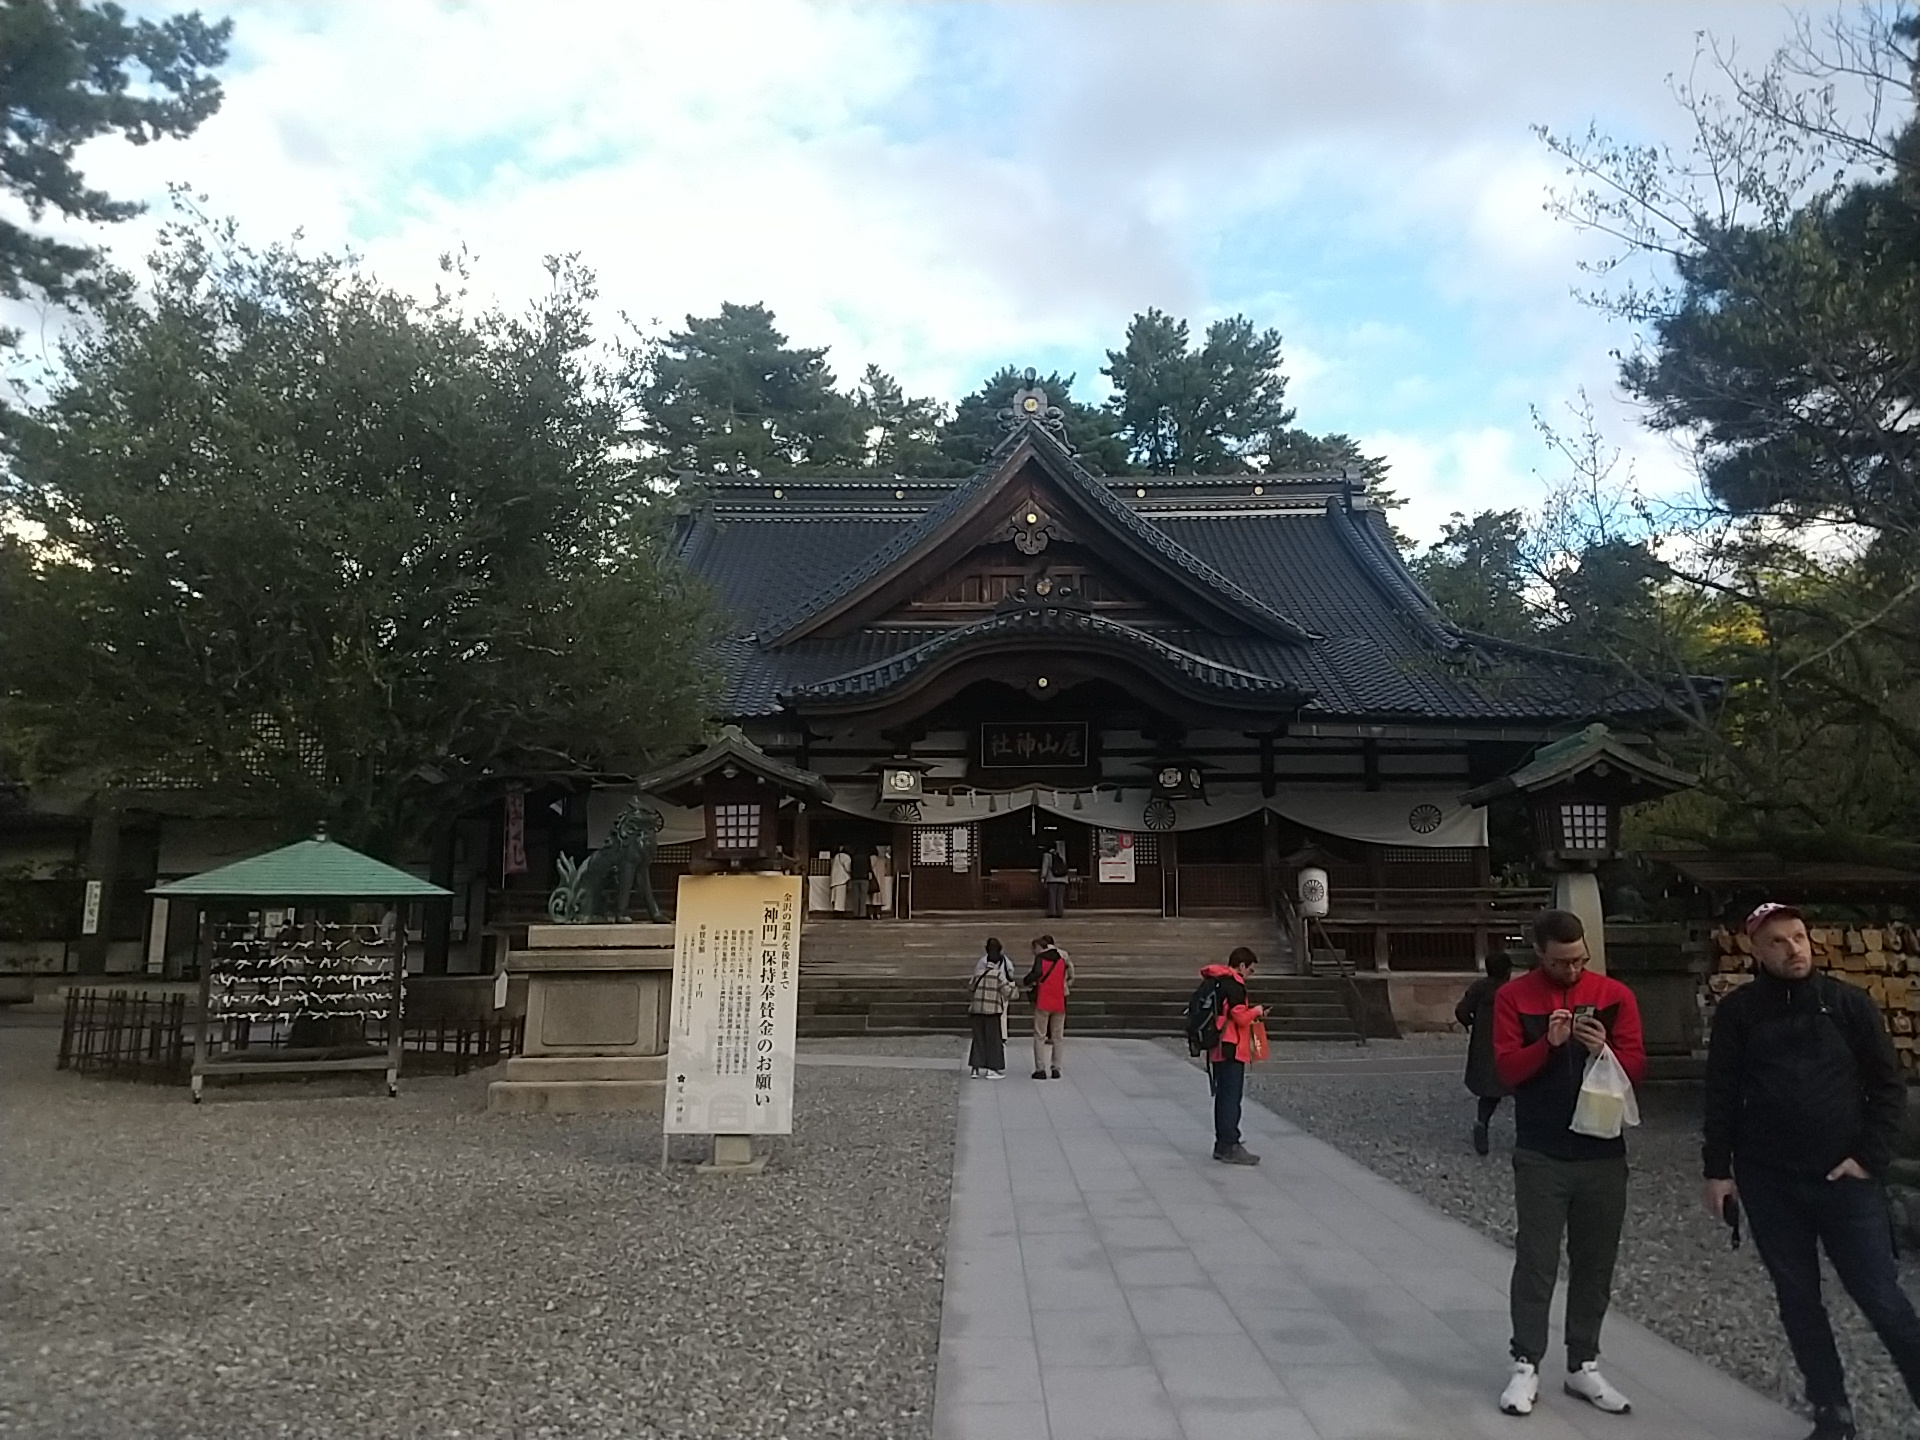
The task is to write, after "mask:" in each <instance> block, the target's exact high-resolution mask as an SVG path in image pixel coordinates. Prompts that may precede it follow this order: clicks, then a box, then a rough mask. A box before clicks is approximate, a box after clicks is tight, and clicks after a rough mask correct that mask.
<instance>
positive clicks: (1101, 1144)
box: [934, 1040, 1806, 1440]
mask: <svg viewBox="0 0 1920 1440" xmlns="http://www.w3.org/2000/svg"><path fill="white" fill-rule="evenodd" d="M1068 1062H1069V1063H1068V1066H1067V1076H1066V1078H1065V1079H1062V1080H1060V1081H1057V1082H1056V1081H1048V1082H1045V1083H1039V1082H1035V1081H1032V1080H1028V1079H1026V1078H1025V1077H1024V1072H1021V1073H1019V1074H1017V1075H1016V1076H1015V1077H1013V1078H1009V1079H1008V1080H1006V1081H1004V1082H1001V1083H998V1084H994V1083H989V1082H985V1081H963V1082H962V1084H963V1086H964V1097H963V1100H962V1103H961V1113H960V1135H959V1151H958V1155H957V1157H956V1162H955V1168H954V1180H953V1212H952V1219H951V1222H950V1228H949V1234H948V1242H947V1276H946V1298H945V1308H944V1312H943V1315H942V1322H941V1336H940V1368H939V1378H938V1382H937V1389H936V1394H935V1404H934V1437H935V1440H1083V1437H1084V1440H1163V1437H1165V1440H1238V1437H1242V1436H1244V1437H1249V1440H1252V1437H1259V1440H1452V1437H1460V1440H1479V1437H1483V1436H1484V1437H1495V1436H1497V1437H1501V1440H1518V1437H1521V1436H1528V1437H1538V1440H1581V1437H1589V1436H1591V1437H1609V1440H1722V1437H1725V1440H1733V1437H1739V1440H1797V1437H1799V1436H1801V1435H1802V1434H1804V1432H1805V1428H1806V1427H1805V1423H1804V1422H1802V1421H1798V1420H1796V1419H1795V1418H1794V1417H1793V1416H1791V1415H1790V1414H1788V1413H1787V1412H1786V1411H1785V1410H1783V1409H1781V1408H1780V1407H1779V1406H1776V1405H1774V1404H1772V1403H1771V1402H1769V1401H1767V1400H1764V1399H1762V1398H1761V1397H1760V1396H1758V1395H1756V1394H1755V1393H1754V1392H1752V1391H1751V1390H1748V1389H1746V1388H1745V1387H1744V1386H1742V1385H1740V1384H1738V1383H1737V1382H1735V1381H1733V1380H1731V1379H1729V1378H1728V1377H1726V1376H1725V1375H1723V1374H1721V1373H1720V1372H1719V1371H1717V1370H1714V1369H1712V1368H1711V1367H1709V1366H1707V1365H1706V1364H1704V1363H1702V1362H1701V1361H1698V1360H1695V1359H1694V1358H1693V1357H1692V1356H1690V1355H1687V1354H1685V1353H1684V1352H1682V1351H1680V1350H1678V1349H1676V1348H1674V1347H1673V1346H1671V1345H1669V1344H1667V1343H1666V1342H1665V1341H1662V1340H1660V1339H1658V1338H1657V1337H1655V1336H1654V1335H1652V1334H1651V1333H1649V1332H1648V1331H1647V1330H1645V1329H1644V1328H1642V1327H1641V1326H1638V1325H1635V1324H1633V1323H1632V1322H1630V1321H1628V1320H1625V1319H1624V1318H1622V1317H1620V1316H1619V1315H1614V1316H1612V1317H1610V1318H1609V1319H1608V1321H1607V1328H1606V1332H1605V1347H1606V1354H1605V1356H1604V1357H1603V1360H1604V1364H1605V1367H1606V1369H1607V1373H1608V1374H1609V1376H1610V1377H1612V1378H1613V1380H1614V1382H1615V1383H1616V1384H1617V1385H1619V1386H1620V1388H1621V1389H1623V1390H1624V1391H1626V1392H1627V1394H1628V1395H1630V1396H1631V1397H1632V1399H1633V1401H1634V1413H1633V1414H1632V1415H1630V1416H1625V1417H1621V1416H1610V1415H1602V1414H1600V1413H1598V1412H1597V1411H1594V1410H1592V1409H1591V1408H1589V1407H1588V1406H1586V1405H1584V1404H1582V1403H1581V1402H1579V1401H1577V1400H1574V1399H1571V1398H1570V1397H1568V1396H1565V1395H1563V1394H1561V1393H1560V1389H1559V1365H1558V1359H1559V1354H1560V1352H1559V1348H1558V1347H1559V1343H1560V1341H1559V1334H1558V1319H1557V1317H1556V1330H1555V1337H1554V1345H1555V1354H1554V1356H1553V1357H1551V1358H1550V1359H1549V1363H1548V1366H1547V1367H1546V1372H1545V1374H1544V1375H1543V1377H1542V1379H1543V1385H1542V1390H1543V1394H1542V1397H1541V1404H1540V1406H1539V1407H1538V1408H1537V1409H1536V1410H1535V1412H1534V1414H1533V1415H1532V1417H1531V1418H1529V1419H1526V1420H1519V1419H1515V1418H1512V1417H1509V1416H1504V1415H1501V1414H1500V1413H1499V1411H1498V1409H1497V1408H1496V1407H1495V1404H1494V1400H1495V1397H1496V1396H1497V1394H1498V1391H1499V1388H1500V1385H1501V1384H1502V1383H1503V1380H1504V1377H1505V1371H1506V1364H1507V1362H1506V1358H1505V1357H1506V1342H1507V1334H1508V1330H1507V1314H1506V1309H1507V1305H1506V1284H1507V1273H1508V1269H1509V1265H1510V1262H1511V1252H1510V1251H1508V1250H1506V1249H1504V1248H1503V1247H1501V1246H1499V1245H1497V1244H1495V1243H1494V1242H1493V1241H1491V1240H1489V1239H1487V1238H1486V1237H1485V1236H1482V1235H1480V1234H1478V1233H1476V1232H1474V1231H1472V1230H1469V1229H1468V1228H1467V1227H1466V1226H1464V1225H1461V1224H1459V1223H1457V1222H1455V1221H1453V1220H1449V1219H1447V1218H1445V1217H1444V1216H1442V1215H1441V1214H1439V1212H1437V1211H1435V1210H1433V1209H1431V1208H1430V1207H1428V1206H1427V1205H1426V1204H1425V1203H1423V1202H1422V1201H1420V1200H1418V1199H1415V1198H1414V1197H1413V1196H1412V1195H1410V1194H1408V1193H1407V1192H1406V1191H1404V1190H1401V1189H1400V1188H1399V1187H1397V1186H1395V1185H1392V1184H1390V1183H1388V1182H1387V1181H1385V1180H1382V1179H1380V1178H1379V1177H1378V1176H1376V1175H1374V1174H1373V1173H1372V1172H1370V1171H1368V1170H1366V1169H1364V1168H1362V1167H1361V1166H1359V1165H1357V1164H1355V1163H1354V1162H1353V1161H1351V1160H1348V1159H1347V1158H1346V1157H1345V1156H1343V1155H1341V1154H1340V1153H1339V1152H1338V1151H1336V1150H1334V1149H1332V1148H1331V1147H1329V1146H1327V1145H1324V1144H1322V1143H1321V1142H1319V1141H1317V1140H1314V1139H1312V1138H1311V1137H1309V1136H1307V1135H1305V1134H1303V1133H1302V1132H1300V1131H1299V1130H1297V1129H1296V1128H1294V1127H1293V1126H1292V1125H1290V1124H1288V1123H1287V1122H1285V1121H1283V1120H1281V1119H1279V1118H1278V1117H1277V1116H1275V1115H1274V1114H1272V1113H1271V1112H1270V1111H1267V1110H1265V1109H1263V1108H1261V1107H1260V1106H1257V1105H1253V1104H1249V1105H1248V1106H1247V1118H1246V1124H1245V1127H1244V1128H1245V1130H1246V1135H1247V1140H1248V1143H1249V1144H1250V1146H1251V1147H1252V1148H1253V1149H1255V1150H1257V1151H1258V1152H1259V1153H1260V1154H1261V1155H1262V1156H1263V1157H1264V1163H1263V1164H1261V1165H1260V1166H1258V1167H1257V1168H1251V1169H1241V1168H1235V1167H1228V1166H1224V1165H1217V1164H1215V1163H1213V1161H1212V1159H1211V1158H1210V1157H1211V1149H1212V1134H1211V1122H1210V1119H1209V1116H1210V1114H1211V1110H1210V1102H1209V1101H1208V1097H1207V1092H1206V1082H1205V1079H1204V1077H1203V1076H1202V1074H1201V1073H1200V1072H1199V1071H1198V1070H1197V1069H1195V1068H1193V1067H1191V1066H1189V1065H1187V1064H1186V1063H1184V1062H1183V1061H1182V1060H1181V1059H1179V1058H1178V1057H1177V1056H1175V1055H1174V1054H1172V1053H1171V1052H1169V1051H1167V1050H1166V1049H1164V1048H1162V1047H1160V1046H1157V1045H1154V1044H1152V1043H1150V1042H1146V1041H1126V1040H1106V1041H1097V1040H1089V1041H1070V1042H1069V1049H1068Z"/></svg>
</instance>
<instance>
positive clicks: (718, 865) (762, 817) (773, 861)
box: [634, 725, 833, 873]
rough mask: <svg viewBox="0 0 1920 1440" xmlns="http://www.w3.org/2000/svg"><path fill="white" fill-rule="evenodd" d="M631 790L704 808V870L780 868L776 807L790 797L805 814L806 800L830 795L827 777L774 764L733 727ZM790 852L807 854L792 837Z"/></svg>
mask: <svg viewBox="0 0 1920 1440" xmlns="http://www.w3.org/2000/svg"><path fill="white" fill-rule="evenodd" d="M634 787H635V788H636V789H638V790H640V791H642V792H644V793H646V794H649V795H658V796H659V797H660V798H661V799H662V800H669V801H672V802H673V803H674V804H676V805H686V806H699V807H701V808H702V809H703V810H704V811H705V813H706V821H707V827H706V828H707V833H706V841H705V844H704V845H703V847H702V850H703V852H704V853H703V854H701V855H700V856H699V857H698V858H696V860H695V862H694V865H693V868H694V869H695V870H696V871H706V872H709V873H711V872H713V871H719V870H771V869H775V868H778V863H779V836H780V823H779V821H780V807H781V805H782V804H783V803H785V802H786V801H787V800H788V799H793V800H795V801H797V802H798V804H799V805H800V806H801V807H802V810H803V813H804V807H805V805H806V802H807V801H809V800H812V801H816V802H822V801H827V800H831V799H832V798H833V787H832V786H831V785H829V784H827V782H826V781H825V780H824V779H822V778H821V777H820V776H818V775H816V774H814V773H813V772H812V771H811V770H802V769H800V768H799V767H797V766H794V765H788V764H786V763H785V762H783V761H780V760H775V759H774V758H773V757H772V756H771V755H769V754H767V752H766V751H764V750H762V749H761V748H760V747H759V746H758V745H756V744H754V743H753V742H752V741H751V740H749V739H747V737H746V735H745V734H744V733H743V732H742V731H741V729H740V727H739V726H737V725H729V726H727V727H725V728H724V729H723V730H721V732H720V738H719V739H717V740H715V741H714V742H713V744H711V745H709V746H707V747H706V748H705V749H704V750H702V751H700V753H699V754H697V755H691V756H689V757H687V758H686V759H685V760H682V761H680V762H679V763H678V764H675V765H669V766H667V767H666V768H665V769H662V770H656V771H654V772H653V773H652V774H651V775H645V776H642V777H640V778H639V779H637V780H636V781H635V782H634ZM799 828H801V827H799V826H796V829H799ZM794 849H795V850H796V851H797V852H798V853H799V855H800V856H801V857H804V856H805V854H806V842H805V840H804V839H800V838H797V837H796V840H795V845H794Z"/></svg>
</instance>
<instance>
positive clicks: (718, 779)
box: [487, 725, 833, 1111]
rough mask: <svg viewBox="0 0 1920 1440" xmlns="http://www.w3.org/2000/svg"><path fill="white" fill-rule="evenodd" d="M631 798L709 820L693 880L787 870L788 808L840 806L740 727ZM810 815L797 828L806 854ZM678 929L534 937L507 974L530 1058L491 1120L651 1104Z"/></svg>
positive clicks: (492, 1097) (549, 930) (657, 1086)
mask: <svg viewBox="0 0 1920 1440" xmlns="http://www.w3.org/2000/svg"><path fill="white" fill-rule="evenodd" d="M634 788H635V789H636V790H638V791H639V792H640V793H641V794H642V795H643V796H646V795H653V796H657V797H658V798H660V799H662V800H669V801H672V802H673V803H675V804H678V805H685V806H688V807H690V808H691V807H695V806H699V807H702V808H704V810H705V812H706V822H707V823H706V831H707V833H706V840H705V843H704V845H703V846H702V847H701V851H702V853H701V854H700V855H699V856H697V857H696V858H695V860H694V862H693V865H692V868H693V869H694V870H696V871H700V872H704V873H707V874H712V873H715V872H719V871H729V870H734V871H753V870H774V869H778V868H779V864H780V854H779V835H780V830H779V814H780V806H781V804H782V802H783V801H785V800H787V799H788V798H794V799H796V800H797V801H798V803H799V805H800V806H802V807H804V805H805V804H806V802H807V801H808V800H814V801H823V800H830V799H832V798H833V789H832V787H831V786H829V785H828V784H827V782H826V781H825V780H824V779H822V778H821V777H820V776H818V775H816V774H814V773H813V772H812V771H810V770H801V769H797V768H796V767H794V766H792V765H787V764H783V763H782V762H781V761H778V760H775V759H773V758H772V757H771V756H769V755H768V754H767V753H766V752H765V751H764V750H762V749H761V748H760V747H759V746H757V745H755V744H754V743H753V742H752V741H751V740H749V739H747V738H746V736H745V735H744V734H743V733H741V731H740V730H739V729H738V727H736V726H731V725H730V726H728V727H726V728H725V729H724V730H722V731H721V732H720V738H719V739H717V740H716V741H714V743H713V744H711V745H709V746H707V747H706V748H705V749H704V750H701V751H700V752H699V753H698V754H697V755H691V756H689V757H687V758H686V759H685V760H681V761H679V762H678V763H676V764H673V765H669V766H666V767H665V768H664V769H660V770H656V771H654V772H653V773H652V774H650V775H643V776H640V777H638V778H637V779H636V780H635V782H634ZM805 820H806V815H805V811H804V809H802V810H801V811H800V813H799V814H797V815H796V816H795V821H796V824H795V829H796V833H797V835H798V837H799V843H798V847H797V848H799V849H800V850H801V851H802V852H803V853H804V851H805V848H806V842H805V828H806V827H805ZM673 962H674V927H673V926H672V925H664V924H653V925H639V924H635V925H629V924H625V923H614V924H556V925H531V926H529V927H528V929H527V943H526V946H525V948H524V949H518V950H514V951H512V952H510V953H509V954H508V956H507V973H508V974H509V975H510V976H522V977H524V978H525V980H526V982H527V1025H526V1038H525V1042H524V1050H523V1053H522V1054H520V1055H517V1056H515V1057H514V1058H513V1059H512V1060H509V1061H508V1062H507V1065H506V1072H505V1078H504V1079H501V1080H496V1081H494V1082H493V1084H492V1085H490V1086H489V1087H488V1091H487V1108H488V1109H489V1110H495V1111H536V1110H549V1111H557V1110H627V1109H634V1108H638V1107H640V1106H644V1105H648V1104H651V1103H652V1102H653V1098H654V1097H656V1096H657V1095H658V1094H659V1093H660V1091H661V1090H662V1088H663V1087H664V1086H665V1084H666V1080H667V1033H668V1024H669V1020H670V1017H671V1012H672V1000H673V985H672V982H673Z"/></svg>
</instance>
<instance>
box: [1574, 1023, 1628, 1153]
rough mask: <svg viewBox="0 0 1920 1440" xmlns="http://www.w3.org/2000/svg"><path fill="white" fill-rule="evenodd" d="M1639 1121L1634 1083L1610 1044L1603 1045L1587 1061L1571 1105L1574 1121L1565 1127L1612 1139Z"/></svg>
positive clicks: (1581, 1132)
mask: <svg viewBox="0 0 1920 1440" xmlns="http://www.w3.org/2000/svg"><path fill="white" fill-rule="evenodd" d="M1639 1123H1640V1102H1639V1101H1637V1100H1635V1099H1634V1098H1633V1082H1632V1081H1631V1080H1629V1079H1627V1072H1626V1070H1625V1068H1624V1067H1622V1065H1621V1064H1620V1061H1619V1060H1618V1058H1616V1057H1615V1055H1614V1053H1613V1047H1612V1046H1611V1045H1603V1046H1601V1048H1600V1053H1599V1054H1598V1055H1595V1056H1593V1057H1591V1058H1590V1059H1589V1060H1588V1061H1587V1073H1586V1077H1585V1078H1584V1079H1583V1080H1581V1082H1580V1098H1579V1100H1577V1101H1576V1102H1575V1103H1574V1107H1573V1123H1572V1124H1571V1125H1569V1126H1568V1127H1567V1128H1568V1129H1569V1130H1571V1131H1573V1133H1574V1134H1576V1135H1591V1136H1593V1137H1594V1138H1595V1139H1596V1140H1612V1139H1614V1138H1615V1137H1616V1136H1618V1135H1619V1133H1620V1132H1621V1130H1622V1129H1624V1128H1625V1127H1626V1126H1628V1125H1638V1124H1639Z"/></svg>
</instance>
